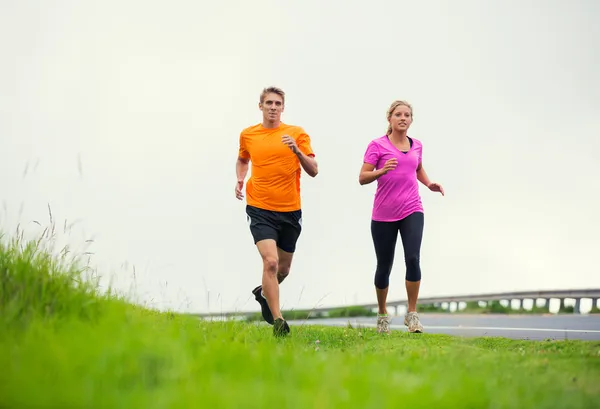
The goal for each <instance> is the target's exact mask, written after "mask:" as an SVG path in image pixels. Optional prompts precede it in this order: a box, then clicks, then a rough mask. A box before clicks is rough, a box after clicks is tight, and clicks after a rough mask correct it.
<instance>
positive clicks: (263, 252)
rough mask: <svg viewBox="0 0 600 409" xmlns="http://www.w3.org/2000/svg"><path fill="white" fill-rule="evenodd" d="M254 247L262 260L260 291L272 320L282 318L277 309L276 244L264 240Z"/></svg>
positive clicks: (269, 240) (270, 240)
mask: <svg viewBox="0 0 600 409" xmlns="http://www.w3.org/2000/svg"><path fill="white" fill-rule="evenodd" d="M256 247H257V248H258V252H259V253H260V256H261V258H262V260H263V275H262V291H263V293H264V294H265V298H266V299H267V303H268V304H269V309H270V310H271V314H273V319H275V320H276V319H277V318H283V316H282V315H281V309H280V308H279V281H278V279H277V271H278V267H279V256H278V253H277V244H276V243H275V240H272V239H265V240H261V241H259V242H258V243H256Z"/></svg>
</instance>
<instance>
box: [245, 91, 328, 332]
mask: <svg viewBox="0 0 600 409" xmlns="http://www.w3.org/2000/svg"><path fill="white" fill-rule="evenodd" d="M284 106H285V93H284V92H283V91H282V90H281V89H279V88H276V87H269V88H265V89H263V91H262V93H261V94H260V101H259V104H258V107H259V109H260V110H261V111H262V116H263V118H262V123H259V124H257V125H253V126H250V127H248V128H246V129H244V130H243V131H242V132H241V134H240V142H239V153H238V159H237V163H236V175H237V184H236V187H235V196H236V198H237V199H239V200H242V199H243V197H244V196H243V194H242V188H243V187H244V180H245V178H246V174H247V173H248V163H249V162H250V161H252V173H251V176H250V178H249V179H248V183H247V185H246V195H247V202H246V217H247V220H248V224H249V225H250V232H251V234H252V237H253V239H254V244H255V245H256V247H257V249H258V252H259V253H260V255H261V257H262V261H263V274H262V285H259V286H258V287H256V288H255V289H254V290H252V293H253V294H254V297H255V298H256V301H258V303H259V304H260V306H261V311H262V316H263V318H264V319H265V321H267V322H268V323H269V324H271V325H273V334H274V335H276V336H280V335H287V334H288V333H289V332H290V328H289V326H288V324H287V322H286V321H285V320H284V319H283V316H282V315H281V310H280V306H279V284H281V283H282V281H283V280H284V279H285V278H286V277H287V275H288V274H289V272H290V266H291V264H292V258H293V255H294V252H295V251H296V242H297V241H298V238H299V236H300V233H301V231H302V206H301V199H300V175H301V173H302V169H304V171H305V172H306V173H307V174H308V175H310V176H311V177H315V176H317V173H318V166H317V162H316V160H315V154H314V152H313V150H312V147H311V143H310V137H309V136H308V134H306V132H304V129H302V128H301V127H299V126H294V125H287V124H284V123H283V122H281V114H282V112H283V110H284Z"/></svg>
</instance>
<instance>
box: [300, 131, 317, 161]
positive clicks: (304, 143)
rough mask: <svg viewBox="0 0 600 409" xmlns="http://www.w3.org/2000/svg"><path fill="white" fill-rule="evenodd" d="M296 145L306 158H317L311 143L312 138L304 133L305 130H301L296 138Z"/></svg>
mask: <svg viewBox="0 0 600 409" xmlns="http://www.w3.org/2000/svg"><path fill="white" fill-rule="evenodd" d="M296 145H298V148H299V149H300V151H301V152H302V153H303V154H305V155H306V156H315V152H314V151H313V148H312V146H311V143H310V136H309V135H308V134H307V133H306V132H304V129H300V133H299V134H298V137H297V138H296Z"/></svg>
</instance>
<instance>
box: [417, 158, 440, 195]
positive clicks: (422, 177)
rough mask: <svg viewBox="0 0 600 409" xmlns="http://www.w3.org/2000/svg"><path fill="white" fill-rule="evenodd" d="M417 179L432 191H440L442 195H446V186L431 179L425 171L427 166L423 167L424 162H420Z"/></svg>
mask: <svg viewBox="0 0 600 409" xmlns="http://www.w3.org/2000/svg"><path fill="white" fill-rule="evenodd" d="M417 179H418V180H419V182H421V183H422V184H424V185H425V186H427V187H428V188H429V190H431V191H432V192H440V193H441V194H442V196H444V188H443V187H442V185H440V184H439V183H435V182H432V181H430V180H429V176H427V172H425V168H424V167H423V162H419V166H418V167H417Z"/></svg>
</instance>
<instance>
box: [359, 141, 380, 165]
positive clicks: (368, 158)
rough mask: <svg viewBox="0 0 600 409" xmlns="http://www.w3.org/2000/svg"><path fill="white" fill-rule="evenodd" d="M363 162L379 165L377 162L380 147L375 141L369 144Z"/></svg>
mask: <svg viewBox="0 0 600 409" xmlns="http://www.w3.org/2000/svg"><path fill="white" fill-rule="evenodd" d="M363 162H364V163H368V164H369V165H373V166H375V167H376V166H377V163H378V162H379V147H378V146H377V144H376V143H375V142H373V141H371V142H370V143H369V145H368V146H367V150H366V151H365V155H364V157H363Z"/></svg>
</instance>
